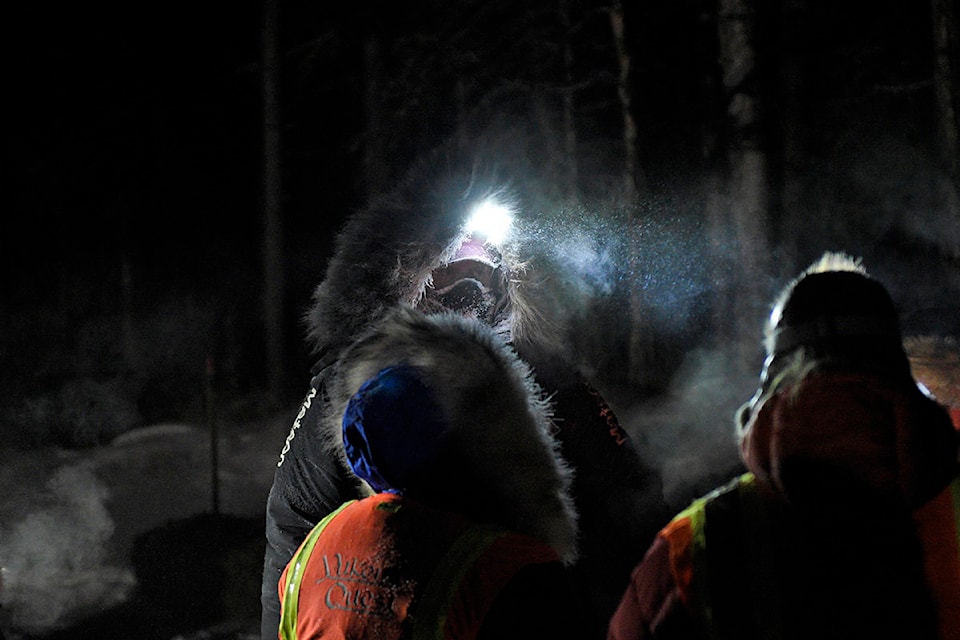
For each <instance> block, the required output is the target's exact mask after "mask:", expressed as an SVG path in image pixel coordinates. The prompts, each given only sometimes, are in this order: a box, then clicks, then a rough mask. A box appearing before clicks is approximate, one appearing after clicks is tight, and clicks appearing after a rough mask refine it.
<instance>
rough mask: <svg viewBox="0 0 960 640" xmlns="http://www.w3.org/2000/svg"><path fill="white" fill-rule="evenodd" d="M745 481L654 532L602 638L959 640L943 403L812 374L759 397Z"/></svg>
mask: <svg viewBox="0 0 960 640" xmlns="http://www.w3.org/2000/svg"><path fill="white" fill-rule="evenodd" d="M749 427H750V428H749V430H748V432H747V433H746V435H745V437H744V439H743V440H742V442H741V453H742V455H743V458H744V461H745V463H746V466H747V468H748V469H749V470H750V471H751V472H752V473H748V474H746V475H744V476H742V477H740V478H738V479H736V480H734V481H733V482H731V483H730V484H728V485H727V486H725V487H721V488H720V489H718V490H716V491H714V492H712V493H710V494H708V495H707V496H705V497H704V498H701V499H699V500H697V501H695V502H694V503H693V504H692V505H691V506H690V507H689V508H688V509H686V510H685V511H683V512H682V513H680V514H679V515H678V516H677V517H676V518H674V519H673V520H672V521H671V522H670V524H669V525H667V526H666V527H665V528H664V529H663V530H662V531H661V532H660V534H659V535H658V536H657V539H656V541H655V542H654V544H653V545H652V546H651V548H650V549H649V550H648V552H647V554H646V556H645V557H644V560H643V561H642V562H641V563H640V565H638V567H637V568H636V569H635V570H634V572H633V575H632V578H631V584H630V585H629V587H628V589H627V591H626V593H625V594H624V597H623V599H622V601H621V604H620V607H619V608H618V610H617V612H616V613H615V614H614V616H613V618H612V620H611V623H610V626H609V638H610V639H611V640H639V639H642V638H658V639H664V640H666V639H670V638H684V639H687V638H707V637H712V638H733V637H735V638H738V639H743V640H747V639H751V638H763V639H765V640H775V639H778V638H796V637H817V638H832V637H838V638H839V637H865V638H866V637H869V638H886V637H897V638H905V637H910V638H916V639H919V638H933V637H937V638H940V639H941V640H960V525H958V523H960V480H958V476H957V464H956V456H957V448H956V436H955V431H954V430H953V428H952V426H951V425H950V422H949V419H948V417H947V415H946V412H945V411H944V410H943V408H942V407H939V406H937V405H936V404H935V403H933V402H931V401H930V400H928V399H926V398H924V397H923V396H922V395H921V394H919V392H915V391H914V390H911V389H910V388H908V387H906V386H895V385H889V384H887V383H885V382H883V381H881V380H879V379H876V378H873V377H871V376H865V375H852V374H814V375H811V376H810V377H809V378H807V379H806V380H804V381H803V382H802V383H801V384H800V385H799V387H798V388H793V389H788V390H786V391H784V392H782V393H781V394H778V395H776V396H774V397H772V398H770V399H769V400H767V401H766V403H765V405H764V406H762V407H761V408H760V409H759V410H757V411H756V412H755V420H754V421H753V422H752V423H751V424H750V425H749Z"/></svg>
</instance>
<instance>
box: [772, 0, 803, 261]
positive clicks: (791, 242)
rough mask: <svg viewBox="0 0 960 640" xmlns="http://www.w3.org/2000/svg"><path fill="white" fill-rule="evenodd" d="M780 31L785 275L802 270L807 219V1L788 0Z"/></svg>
mask: <svg viewBox="0 0 960 640" xmlns="http://www.w3.org/2000/svg"><path fill="white" fill-rule="evenodd" d="M781 11H782V13H781V16H780V24H779V29H778V33H779V35H780V38H779V41H780V48H781V64H780V75H779V77H780V96H781V99H780V103H781V104H782V105H783V106H782V107H781V109H780V113H779V116H780V127H779V131H780V135H781V143H782V148H783V178H782V186H781V193H780V202H781V206H780V222H779V225H778V228H779V231H780V233H779V237H780V249H781V256H782V259H781V260H780V264H779V269H780V275H781V276H787V275H788V274H793V273H796V272H797V271H798V269H799V266H800V265H799V263H800V256H799V242H800V229H801V226H800V225H802V224H803V220H804V218H805V215H804V213H805V212H804V211H803V209H802V207H803V192H804V174H805V171H804V169H805V165H804V159H805V158H806V157H807V153H806V133H807V126H806V114H804V112H803V109H802V100H803V95H804V93H805V91H804V90H805V84H806V82H805V79H806V73H805V67H804V63H803V60H804V56H803V55H802V51H803V40H804V39H805V36H806V34H807V33H808V29H809V25H808V21H807V7H806V0H784V2H783V4H782V9H781Z"/></svg>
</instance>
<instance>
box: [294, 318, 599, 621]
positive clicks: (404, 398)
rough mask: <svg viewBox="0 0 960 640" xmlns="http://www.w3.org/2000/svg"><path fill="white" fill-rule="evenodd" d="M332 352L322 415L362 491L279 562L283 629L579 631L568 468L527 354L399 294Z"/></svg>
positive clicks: (335, 452) (334, 450)
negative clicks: (335, 358) (570, 569)
mask: <svg viewBox="0 0 960 640" xmlns="http://www.w3.org/2000/svg"><path fill="white" fill-rule="evenodd" d="M337 367H338V371H339V375H338V376H337V379H336V384H334V385H332V388H331V389H330V390H329V393H330V401H331V407H333V408H334V411H335V413H334V412H332V413H331V415H330V416H327V418H326V419H325V420H324V421H323V423H322V428H323V429H324V430H325V434H324V435H325V438H326V442H327V446H328V447H329V451H330V454H329V455H331V456H333V457H336V458H338V459H339V460H340V462H341V464H343V465H344V466H345V467H347V468H349V469H350V470H351V472H352V474H353V475H354V476H355V479H353V482H354V483H355V484H357V485H358V487H359V492H360V493H362V494H363V495H364V496H365V497H363V498H360V499H359V500H349V501H347V502H346V503H345V504H343V505H342V506H340V507H339V508H338V509H336V510H335V511H333V512H332V513H331V514H330V515H329V516H327V517H326V518H324V519H323V520H322V521H321V522H320V523H319V524H318V525H317V526H316V527H314V529H313V530H312V531H311V533H310V534H309V535H308V536H307V538H306V540H305V541H304V542H303V544H302V545H301V546H300V548H299V549H298V550H297V552H296V554H295V555H294V557H293V558H292V559H291V561H290V562H289V563H288V565H287V567H286V569H285V570H284V572H283V574H282V575H281V579H280V583H279V589H278V593H279V596H280V598H281V603H282V613H281V624H280V637H281V638H283V639H284V640H294V639H299V640H308V639H310V638H330V639H335V638H352V639H356V640H361V639H363V638H370V639H374V638H375V639H377V640H391V639H396V640H399V639H401V638H412V637H414V638H415V637H430V638H460V639H463V640H469V639H472V638H478V639H482V638H495V639H498V640H504V639H509V638H518V639H519V638H524V639H526V638H582V637H585V635H586V633H587V631H586V625H585V610H584V608H583V607H582V605H581V603H580V601H579V597H578V594H577V592H576V590H575V589H574V585H573V582H572V579H571V576H570V575H569V574H568V573H567V572H566V569H565V564H570V563H572V562H573V561H574V559H575V557H576V548H577V519H576V512H575V509H574V506H573V501H572V499H571V497H570V484H571V474H570V470H569V468H568V467H567V466H566V464H565V463H564V462H563V460H562V459H561V458H560V456H559V447H558V446H557V443H556V442H555V441H554V439H553V435H552V430H553V425H552V422H551V418H550V407H549V405H548V403H547V401H546V399H545V398H544V396H543V392H542V391H541V390H540V389H539V387H538V386H537V385H536V383H535V382H534V381H533V379H532V377H531V375H530V371H529V368H528V367H527V366H526V365H525V364H524V363H522V362H521V361H520V360H519V359H518V358H517V357H516V355H515V353H514V352H513V351H512V350H510V349H509V348H508V347H507V346H506V345H505V343H503V341H502V340H500V339H499V338H497V337H496V336H495V335H494V334H493V332H492V331H491V329H490V328H489V327H488V326H487V325H486V324H483V323H480V322H478V321H476V320H473V319H468V318H464V317H462V316H458V315H453V314H439V315H431V316H426V315H424V314H422V313H420V312H417V311H414V310H411V309H404V308H401V309H398V310H396V311H394V312H392V313H390V314H389V315H388V316H387V317H386V318H384V319H383V320H382V321H381V322H379V323H378V324H377V325H376V327H375V328H374V329H373V330H372V331H371V332H370V333H369V334H368V335H366V336H364V337H363V338H361V339H360V340H359V341H357V342H356V343H354V345H353V346H352V347H351V348H350V349H349V350H348V351H347V352H346V353H345V354H344V355H343V356H342V357H341V358H340V361H339V364H338V365H337ZM338 414H339V415H341V416H342V418H341V419H340V420H336V419H335V417H336V415H338Z"/></svg>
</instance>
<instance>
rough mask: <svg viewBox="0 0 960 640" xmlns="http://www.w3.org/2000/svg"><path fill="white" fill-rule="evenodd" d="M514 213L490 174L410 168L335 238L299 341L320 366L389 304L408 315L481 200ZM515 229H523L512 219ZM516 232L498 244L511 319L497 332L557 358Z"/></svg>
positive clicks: (538, 286) (470, 163)
mask: <svg viewBox="0 0 960 640" xmlns="http://www.w3.org/2000/svg"><path fill="white" fill-rule="evenodd" d="M489 197H494V198H496V199H497V200H498V201H500V202H501V203H503V204H506V205H508V206H511V207H513V208H515V209H517V210H519V209H520V202H519V196H518V194H517V193H516V192H515V191H512V190H511V189H510V188H509V184H508V180H506V179H505V178H504V177H503V176H501V175H499V172H498V169H497V168H496V167H494V166H491V165H489V164H485V163H484V162H483V161H482V160H480V159H477V158H475V157H472V156H471V157H463V156H460V155H458V154H455V153H451V152H448V151H446V150H440V151H437V152H435V153H434V154H432V155H430V156H429V157H427V158H426V159H425V161H423V162H422V163H421V164H420V165H419V166H417V167H415V168H414V169H413V170H411V172H410V174H409V175H408V177H407V178H406V179H405V180H404V181H403V182H402V183H401V184H400V185H399V186H398V188H397V189H396V190H395V191H394V192H393V193H392V194H390V195H388V196H386V197H384V198H381V199H379V200H377V201H375V202H373V203H372V204H371V205H369V206H368V207H366V208H365V209H362V210H360V211H358V212H356V213H355V214H354V215H352V216H351V217H350V218H349V219H348V221H347V222H346V224H345V225H344V227H343V228H342V229H341V230H340V233H339V234H338V236H337V242H336V247H335V252H334V255H333V257H332V258H331V259H330V262H329V263H328V265H327V271H326V274H325V277H324V280H323V282H321V284H320V285H319V286H318V287H317V288H316V290H315V291H314V295H313V304H312V307H311V309H310V310H309V311H308V312H307V314H306V316H305V324H306V328H307V338H308V342H309V344H310V346H311V348H312V349H313V351H314V352H315V353H318V354H322V355H323V357H324V358H326V361H327V362H330V361H333V360H334V359H336V357H337V355H338V354H339V352H340V351H341V350H342V349H344V348H345V347H346V346H347V345H349V344H350V343H351V342H353V341H354V340H355V339H356V338H357V337H358V336H359V335H360V334H362V333H363V332H364V331H365V330H366V329H368V328H369V327H370V326H372V325H373V324H374V323H375V322H376V321H377V320H378V319H379V318H381V317H383V316H384V315H385V314H386V313H387V312H388V311H390V310H391V309H393V308H394V307H396V306H397V305H406V306H410V307H416V306H417V304H418V303H419V302H420V300H421V299H422V298H423V295H424V292H425V290H426V288H427V287H430V286H432V281H431V273H432V272H433V271H434V270H435V269H437V268H438V267H441V266H443V265H445V264H447V263H448V262H449V260H450V259H451V258H452V257H453V255H454V254H455V252H456V250H457V248H458V247H459V246H460V244H461V243H462V242H463V240H464V239H465V238H466V237H467V230H466V229H465V225H466V223H467V221H468V217H469V214H470V212H471V209H472V207H473V206H474V205H475V204H476V203H478V202H480V201H482V200H483V199H485V198H489ZM516 224H517V226H518V227H521V226H522V224H523V222H522V221H520V220H518V221H517V223H516ZM521 235H522V234H521V232H520V231H519V229H518V232H517V233H516V234H514V238H513V239H512V240H511V239H508V240H507V241H506V242H505V243H504V244H503V245H501V246H499V247H498V248H499V249H500V251H501V253H502V255H503V266H504V267H505V269H506V272H507V286H506V296H507V298H508V305H509V309H510V313H509V316H508V319H507V321H506V322H505V323H504V324H502V325H501V326H498V327H497V329H498V331H500V332H501V333H503V334H504V335H505V337H506V338H507V339H508V340H510V341H511V342H512V343H513V344H514V346H515V347H516V348H517V349H518V350H519V351H520V352H521V353H526V352H530V353H558V352H560V351H561V348H560V344H561V338H560V336H561V333H560V328H559V327H558V326H556V325H555V324H554V323H552V322H551V321H550V320H549V319H548V318H546V317H545V316H543V315H542V314H541V313H540V311H539V310H540V309H542V308H544V307H545V305H544V304H543V301H541V300H539V299H538V298H539V297H546V296H549V295H551V294H550V293H548V292H546V291H545V290H544V287H543V286H542V285H543V279H542V278H541V279H540V280H539V281H534V280H533V279H532V278H530V277H529V273H528V270H527V262H526V260H528V259H529V256H522V255H521V249H520V246H519V245H520V241H519V240H517V238H518V237H520V236H521Z"/></svg>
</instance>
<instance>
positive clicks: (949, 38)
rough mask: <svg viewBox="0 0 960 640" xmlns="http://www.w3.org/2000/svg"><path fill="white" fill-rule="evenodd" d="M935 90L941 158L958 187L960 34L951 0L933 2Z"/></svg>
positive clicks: (959, 158) (959, 185)
mask: <svg viewBox="0 0 960 640" xmlns="http://www.w3.org/2000/svg"><path fill="white" fill-rule="evenodd" d="M931 11H932V17H933V45H934V90H935V92H936V101H937V121H938V125H939V126H938V128H937V130H938V132H939V135H938V136H937V140H938V141H939V143H940V149H939V151H940V156H941V158H942V159H943V162H944V165H945V166H946V168H947V170H948V171H949V173H950V176H951V177H952V178H953V183H954V188H955V189H956V188H960V113H958V111H960V86H958V85H960V31H958V27H957V19H958V18H960V16H958V15H957V11H956V7H955V5H954V0H932V2H931Z"/></svg>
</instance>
